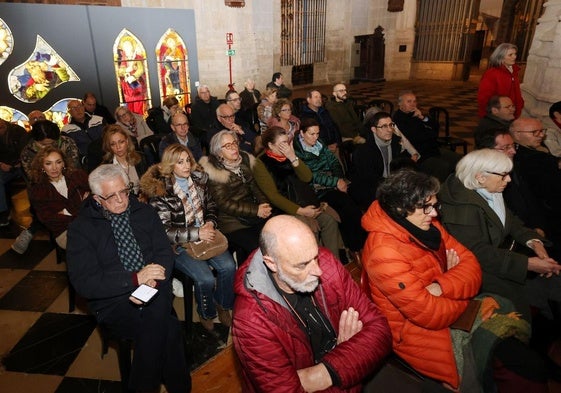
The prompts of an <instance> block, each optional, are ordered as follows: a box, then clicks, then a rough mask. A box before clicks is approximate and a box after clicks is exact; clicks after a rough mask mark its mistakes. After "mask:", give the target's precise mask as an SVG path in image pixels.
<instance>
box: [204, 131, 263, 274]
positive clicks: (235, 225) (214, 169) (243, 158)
mask: <svg viewBox="0 0 561 393" xmlns="http://www.w3.org/2000/svg"><path fill="white" fill-rule="evenodd" d="M209 153H210V155H209V156H208V157H207V156H204V157H202V158H201V160H200V161H199V163H200V165H201V166H202V167H203V169H204V170H205V172H206V173H208V177H209V181H208V187H209V190H210V193H211V194H212V196H213V198H214V200H215V201H216V205H217V207H218V226H219V227H220V229H221V231H222V232H223V233H224V235H226V237H227V238H228V244H231V245H233V246H234V248H235V250H236V257H237V260H238V265H241V264H242V263H243V262H244V261H245V260H246V259H247V257H248V256H249V254H250V253H251V252H252V251H253V250H255V249H256V248H257V247H258V246H259V234H260V233H261V229H262V228H263V225H264V224H265V221H266V220H267V219H268V218H269V217H270V216H271V205H269V203H268V200H267V198H266V197H265V194H263V192H262V191H261V190H260V189H259V187H258V186H257V183H255V180H254V178H253V173H252V168H253V167H254V166H255V157H253V156H252V155H251V154H249V153H246V152H244V151H240V148H239V141H238V136H237V134H236V132H234V131H229V130H222V131H220V132H218V134H216V135H214V136H213V137H212V139H211V140H210V148H209Z"/></svg>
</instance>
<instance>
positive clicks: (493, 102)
mask: <svg viewBox="0 0 561 393" xmlns="http://www.w3.org/2000/svg"><path fill="white" fill-rule="evenodd" d="M493 108H496V109H501V96H492V97H491V98H489V101H488V102H487V108H486V110H487V114H489V115H490V114H491V111H492V109H493Z"/></svg>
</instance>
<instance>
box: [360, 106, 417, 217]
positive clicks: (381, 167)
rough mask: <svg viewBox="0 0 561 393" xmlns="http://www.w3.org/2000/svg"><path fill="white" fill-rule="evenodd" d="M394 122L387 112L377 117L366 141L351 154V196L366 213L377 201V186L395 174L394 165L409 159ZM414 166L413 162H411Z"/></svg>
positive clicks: (369, 128)
mask: <svg viewBox="0 0 561 393" xmlns="http://www.w3.org/2000/svg"><path fill="white" fill-rule="evenodd" d="M394 131H395V123H394V122H393V120H392V118H391V116H390V114H389V113H387V112H378V113H376V114H374V115H373V116H372V117H371V118H370V120H369V122H368V132H367V133H366V135H365V138H366V142H365V143H363V144H361V145H357V146H356V148H355V151H354V152H353V155H352V165H351V174H350V180H351V186H350V188H349V195H350V196H351V197H352V198H353V199H354V200H355V201H356V203H357V204H358V205H359V207H360V208H361V209H362V210H363V211H366V210H367V209H368V207H369V206H370V204H371V203H372V202H373V201H374V199H376V189H377V188H378V184H379V183H380V182H381V181H382V180H384V179H385V178H386V177H388V176H389V175H390V173H391V172H392V162H394V161H395V162H394V164H393V165H395V163H397V162H400V161H403V162H404V163H405V162H406V161H405V160H407V156H408V154H407V153H405V152H404V150H403V146H402V144H401V138H400V137H398V136H397V135H396V134H395V132H394ZM409 165H410V166H414V165H415V164H414V162H413V161H409Z"/></svg>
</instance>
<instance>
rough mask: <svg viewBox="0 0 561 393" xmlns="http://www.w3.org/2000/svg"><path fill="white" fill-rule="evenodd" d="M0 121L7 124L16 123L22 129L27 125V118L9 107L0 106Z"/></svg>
mask: <svg viewBox="0 0 561 393" xmlns="http://www.w3.org/2000/svg"><path fill="white" fill-rule="evenodd" d="M0 119H2V120H6V121H7V122H9V123H16V124H17V125H20V126H22V127H24V128H25V125H26V123H27V116H26V115H25V114H24V113H22V112H20V111H18V110H17V109H14V108H10V107H9V106H0Z"/></svg>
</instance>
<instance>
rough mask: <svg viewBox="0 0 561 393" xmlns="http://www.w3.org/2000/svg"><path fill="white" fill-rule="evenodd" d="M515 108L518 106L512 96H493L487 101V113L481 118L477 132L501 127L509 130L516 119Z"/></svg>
mask: <svg viewBox="0 0 561 393" xmlns="http://www.w3.org/2000/svg"><path fill="white" fill-rule="evenodd" d="M515 110H516V107H515V106H514V104H513V103H512V100H511V99H510V97H507V96H493V97H491V98H490V99H489V102H488V103H487V113H486V114H485V117H482V118H481V119H479V124H478V125H477V128H476V129H475V134H478V133H480V132H485V131H487V130H495V129H500V128H502V129H506V130H508V128H509V127H510V123H512V121H513V120H514V111H515Z"/></svg>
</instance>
